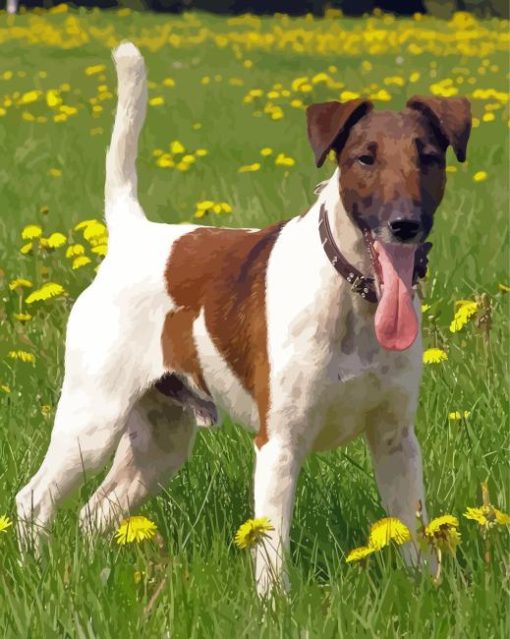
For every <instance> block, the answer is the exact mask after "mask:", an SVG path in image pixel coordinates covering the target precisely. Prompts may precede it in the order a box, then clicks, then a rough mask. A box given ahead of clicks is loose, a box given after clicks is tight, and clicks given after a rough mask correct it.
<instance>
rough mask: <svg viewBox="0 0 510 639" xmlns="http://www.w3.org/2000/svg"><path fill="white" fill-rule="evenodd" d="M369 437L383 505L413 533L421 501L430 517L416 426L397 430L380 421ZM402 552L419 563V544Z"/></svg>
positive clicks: (403, 547)
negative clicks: (426, 507) (415, 430)
mask: <svg viewBox="0 0 510 639" xmlns="http://www.w3.org/2000/svg"><path fill="white" fill-rule="evenodd" d="M366 436H367V441H368V445H369V448H370V452H371V455H372V460H373V464H374V471H375V477H376V480H377V486H378V488H379V494H380V495H381V499H382V502H383V506H384V508H385V509H386V511H387V513H388V515H390V516H391V517H397V518H398V519H400V521H402V522H403V523H404V524H405V525H406V526H407V527H408V528H409V530H410V531H411V532H412V533H413V532H414V531H415V530H416V524H417V519H416V511H417V508H418V504H419V503H421V504H422V508H423V516H424V518H425V520H426V517H427V513H426V510H425V496H424V489H423V471H422V462H421V450H420V444H419V443H418V440H417V438H416V435H415V433H414V427H413V426H411V425H409V426H404V427H401V428H399V427H397V428H394V429H393V428H389V427H388V424H382V423H381V422H379V423H378V424H376V425H374V426H372V427H371V428H369V429H368V430H367V433H366ZM402 554H403V556H404V560H405V561H406V563H407V564H408V565H410V566H416V565H417V564H418V562H419V556H420V555H419V552H418V548H417V545H416V543H408V544H405V545H404V546H402ZM429 563H430V562H429ZM430 567H431V570H434V568H435V567H434V566H432V565H431V566H430Z"/></svg>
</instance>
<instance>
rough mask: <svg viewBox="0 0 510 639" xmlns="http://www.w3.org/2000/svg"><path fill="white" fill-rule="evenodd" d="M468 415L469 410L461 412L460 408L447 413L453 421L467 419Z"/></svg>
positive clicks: (469, 413)
mask: <svg viewBox="0 0 510 639" xmlns="http://www.w3.org/2000/svg"><path fill="white" fill-rule="evenodd" d="M470 415H471V411H470V410H465V411H463V412H462V413H461V412H460V410H455V411H453V412H452V413H448V419H450V420H451V421H453V422H458V421H459V420H461V419H467V418H468V417H469V416H470Z"/></svg>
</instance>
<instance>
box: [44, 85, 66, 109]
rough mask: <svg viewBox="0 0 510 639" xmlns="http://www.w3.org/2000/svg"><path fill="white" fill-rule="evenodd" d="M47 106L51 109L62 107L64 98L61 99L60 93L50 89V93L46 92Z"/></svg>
mask: <svg viewBox="0 0 510 639" xmlns="http://www.w3.org/2000/svg"><path fill="white" fill-rule="evenodd" d="M46 104H47V105H48V106H49V107H50V108H54V107H58V106H60V105H61V104H62V98H61V97H60V94H59V92H58V91H56V90H55V89H49V91H46Z"/></svg>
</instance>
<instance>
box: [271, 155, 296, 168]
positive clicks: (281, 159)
mask: <svg viewBox="0 0 510 639" xmlns="http://www.w3.org/2000/svg"><path fill="white" fill-rule="evenodd" d="M274 163H275V164H276V165H277V166H294V164H296V161H295V160H294V159H293V158H291V157H289V156H286V155H285V153H278V155H277V157H276V160H275V161H274Z"/></svg>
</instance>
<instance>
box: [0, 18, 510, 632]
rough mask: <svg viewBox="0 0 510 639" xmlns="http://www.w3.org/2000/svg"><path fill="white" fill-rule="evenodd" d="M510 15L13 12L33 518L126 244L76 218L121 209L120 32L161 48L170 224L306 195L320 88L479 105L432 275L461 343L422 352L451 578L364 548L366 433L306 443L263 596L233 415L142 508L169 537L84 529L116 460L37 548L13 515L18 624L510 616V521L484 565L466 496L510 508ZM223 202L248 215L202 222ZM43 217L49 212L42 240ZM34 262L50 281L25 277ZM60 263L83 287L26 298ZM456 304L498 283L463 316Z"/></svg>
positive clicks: (7, 254)
mask: <svg viewBox="0 0 510 639" xmlns="http://www.w3.org/2000/svg"><path fill="white" fill-rule="evenodd" d="M507 31H508V23H505V22H502V21H497V20H492V21H488V22H476V21H474V20H472V19H471V18H470V17H469V16H467V15H466V14H457V16H456V18H455V19H454V21H452V22H450V23H445V22H439V21H436V20H433V19H428V18H423V19H414V20H395V19H393V18H390V17H387V16H386V17H384V16H382V17H376V18H371V19H364V20H346V19H339V18H338V17H337V16H334V15H330V16H329V17H327V18H326V19H324V20H312V19H309V18H302V19H288V18H286V17H284V16H277V17H275V18H264V19H258V18H254V17H250V16H248V17H244V18H235V19H223V18H214V17H210V16H206V15H202V14H189V15H185V16H182V17H167V16H163V15H152V16H151V15H145V14H132V13H129V11H126V10H124V11H120V12H117V13H115V12H103V13H101V12H99V11H96V12H92V13H88V14H87V13H84V12H72V11H70V10H69V11H65V9H64V10H61V11H59V12H54V13H51V12H50V13H41V14H40V15H34V14H25V15H21V16H16V17H7V16H6V14H5V13H0V47H1V48H0V52H1V54H2V55H1V56H0V149H1V153H0V202H1V207H0V211H1V213H0V248H1V251H0V297H1V302H0V411H1V412H0V480H1V488H0V516H1V515H4V514H5V515H7V516H9V517H10V518H11V519H12V520H13V521H15V512H14V496H15V494H16V492H17V491H18V489H19V488H20V487H21V486H22V485H24V484H25V483H26V482H27V480H28V479H29V478H30V477H31V476H32V474H33V473H34V472H35V471H36V469H37V468H38V466H39V464H40V462H41V460H42V457H43V455H44V453H45V451H46V447H47V444H48V441H49V436H50V431H51V426H52V421H53V415H54V411H55V406H56V403H57V401H58V395H59V388H60V384H61V381H62V376H63V349H64V327H65V322H66V318H67V316H68V313H69V310H70V307H71V305H72V303H73V301H74V300H75V299H76V297H77V296H78V294H79V293H80V291H82V290H83V289H84V288H85V287H86V286H87V284H88V283H89V282H90V281H91V279H92V278H93V276H94V268H95V267H96V266H97V264H98V263H99V261H100V259H101V253H102V252H103V251H104V247H105V238H104V237H102V236H101V233H100V232H96V234H95V235H93V236H92V237H91V236H90V234H89V236H88V239H87V237H85V238H84V232H85V231H86V229H87V228H88V227H85V228H81V229H75V228H74V227H75V226H76V225H77V224H78V223H79V222H80V221H83V220H91V219H97V220H101V218H102V202H103V181H104V157H105V149H106V146H107V144H108V139H109V134H110V131H111V127H112V123H113V110H114V107H115V83H114V72H113V65H112V63H111V58H110V48H111V47H112V46H114V45H115V44H116V43H117V42H118V41H120V40H121V39H122V38H130V39H133V40H134V41H135V43H137V44H138V45H139V46H140V48H141V49H142V52H143V53H144V55H145V57H146V62H147V65H148V68H149V80H150V85H149V93H150V99H151V106H150V107H149V109H148V116H147V123H146V127H145V129H144V131H143V133H142V138H141V144H140V155H139V162H138V167H139V175H140V178H139V185H140V198H141V201H142V203H143V205H144V207H145V209H146V212H147V215H148V216H149V217H150V218H151V219H152V220H157V221H165V222H170V223H179V222H182V221H190V220H193V219H195V220H196V221H197V222H198V223H204V224H221V225H230V226H262V225H265V224H268V223H271V222H273V221H275V220H277V219H282V218H289V217H292V216H294V215H297V214H300V213H302V212H303V211H304V210H306V208H307V207H308V206H309V205H310V203H311V202H312V201H313V198H314V196H313V187H314V186H315V184H316V183H317V182H319V181H320V180H321V179H324V178H325V177H327V176H328V175H329V174H331V173H332V170H333V166H334V165H333V163H331V162H326V166H325V167H323V169H321V170H320V171H318V170H317V169H316V168H315V166H314V163H313V158H312V153H311V150H310V149H309V147H308V142H307V139H306V129H305V118H304V106H305V105H307V104H309V103H311V102H317V101H323V100H326V99H344V100H345V99H349V97H353V96H354V95H356V94H369V95H371V96H372V98H373V99H374V100H375V103H376V106H377V108H388V107H389V108H400V107H402V106H403V105H404V103H405V101H406V99H407V98H408V97H410V96H411V95H413V94H415V93H418V94H427V93H431V92H434V93H436V94H437V95H455V94H458V95H466V96H468V97H470V98H471V99H472V109H473V115H474V117H475V121H474V128H473V132H472V137H471V141H470V145H469V148H468V161H467V162H466V163H465V164H463V165H460V164H457V163H456V162H455V160H454V157H453V154H452V153H451V151H449V152H448V186H447V192H446V196H445V198H444V201H443V204H442V206H441V208H440V210H439V211H438V213H437V215H436V221H435V227H434V230H433V233H432V238H431V239H432V241H433V242H434V248H433V251H432V253H431V266H430V271H429V276H428V278H427V280H426V281H425V283H424V284H423V291H422V292H423V303H424V304H427V305H428V308H427V307H426V310H425V312H424V329H423V330H424V337H425V344H426V347H438V348H442V349H444V350H445V352H447V354H448V359H447V361H444V362H442V363H439V364H436V365H434V364H431V365H428V366H425V368H424V375H423V383H422V389H421V400H420V406H419V412H418V416H417V433H418V437H419V439H420V441H421V444H422V447H423V456H424V467H425V479H426V487H427V494H428V508H429V513H430V514H431V516H437V515H441V514H445V513H448V514H452V515H455V516H457V517H458V518H459V520H460V532H461V535H462V541H461V543H460V545H459V547H458V550H457V554H456V557H446V558H445V560H444V566H443V577H442V581H441V583H440V584H439V585H434V584H433V583H432V581H431V579H430V577H429V576H427V575H424V576H420V575H416V574H412V573H409V572H408V571H407V570H406V569H405V568H404V566H403V564H402V561H401V559H400V557H399V555H398V551H397V550H396V549H394V548H387V549H385V550H384V551H382V552H380V553H376V554H375V555H373V556H372V557H370V558H369V560H368V563H365V564H363V565H361V564H347V563H346V562H345V558H346V555H347V553H348V552H349V550H350V549H352V548H353V547H355V546H359V545H362V544H364V543H365V540H366V536H367V531H368V529H369V527H370V524H371V523H373V522H374V521H376V520H378V519H380V518H381V517H383V516H384V512H383V510H382V508H381V505H380V501H379V498H378V495H377V491H376V486H375V482H374V479H373V475H372V469H371V464H370V459H369V457H368V454H367V452H366V450H365V447H364V444H363V442H362V441H358V442H356V443H354V444H352V445H350V446H349V447H347V448H346V449H343V450H339V451H334V452H331V453H328V454H321V455H314V456H312V457H311V458H310V459H309V460H308V462H307V463H306V465H305V467H304V470H303V472H302V474H301V478H300V482H299V485H298V491H297V502H296V510H295V517H294V523H293V527H292V532H291V539H292V544H291V560H290V577H291V582H292V591H291V594H290V597H289V598H288V599H285V598H276V600H275V602H274V605H273V606H264V605H262V604H261V603H260V602H259V601H258V599H257V597H256V594H255V590H254V585H253V576H252V567H251V562H250V559H249V555H248V554H247V553H246V552H241V551H240V550H238V549H237V548H236V547H235V545H234V543H233V536H234V534H235V531H236V530H237V528H238V526H239V525H240V524H241V523H243V522H244V521H245V520H246V519H247V518H248V517H250V516H251V478H252V473H253V461H254V460H253V457H254V456H253V450H252V443H251V439H250V437H249V436H248V435H247V434H246V433H245V432H244V431H243V430H241V429H240V428H238V427H237V426H235V425H233V424H230V423H227V424H225V425H224V426H223V427H222V428H221V429H217V430H208V431H202V432H201V433H200V434H199V436H198V439H197V443H196V446H195V451H194V455H193V457H192V459H191V461H190V462H189V463H188V464H187V465H186V466H185V468H184V469H183V470H182V472H181V473H180V474H179V475H178V476H177V477H176V478H175V479H173V480H172V481H171V482H170V483H169V484H168V485H167V486H166V487H165V490H164V491H163V493H162V494H161V495H160V496H159V497H157V498H154V499H152V500H151V501H150V502H148V503H147V504H146V505H145V507H144V508H143V509H142V511H141V514H144V515H146V516H147V517H149V518H150V519H151V520H152V521H154V522H155V523H156V524H157V526H158V529H159V531H160V534H161V542H160V544H159V545H158V544H156V543H154V542H145V543H143V544H140V545H135V546H126V547H121V546H118V545H117V544H116V543H115V542H114V541H113V535H109V536H104V537H103V538H100V539H96V540H94V542H93V544H92V545H91V546H88V545H87V544H86V543H85V542H84V539H83V538H82V537H81V536H80V533H79V531H78V528H77V511H78V507H79V505H80V504H82V503H84V501H85V500H86V499H87V497H88V496H89V495H90V494H91V492H92V490H93V489H94V487H95V486H96V485H97V481H98V480H97V478H95V479H94V478H88V480H87V482H86V485H85V487H84V488H83V489H82V490H81V492H80V495H79V496H77V497H76V499H74V500H73V501H72V502H71V503H69V504H68V505H67V506H66V507H65V508H64V509H63V510H62V511H61V512H60V513H59V515H58V517H57V520H56V522H55V525H54V529H53V534H52V537H51V542H50V543H49V545H48V547H47V549H45V551H44V553H43V557H42V559H41V561H40V562H36V561H35V560H33V559H30V558H29V559H28V560H27V561H26V562H25V563H23V562H21V561H20V554H19V551H18V548H17V544H16V537H15V533H14V526H13V527H10V528H7V530H6V531H5V532H0V637H30V638H31V639H32V638H37V637H41V638H42V637H44V639H47V638H50V637H80V638H81V637H100V638H101V639H102V638H107V637H108V638H109V637H112V638H118V637H172V638H174V637H175V638H188V637H215V638H216V637H218V638H228V637H250V638H251V637H268V638H269V637H271V638H273V637H296V638H299V639H305V638H307V639H308V638H312V637H317V638H320V639H323V638H324V639H325V638H336V637H347V638H352V637H392V638H393V637H426V638H427V639H432V638H438V639H439V638H441V639H442V638H447V637H448V638H450V637H458V638H465V637H470V638H471V637H484V638H485V637H504V636H508V632H509V625H510V624H509V623H508V615H507V614H506V613H507V612H508V610H507V604H508V593H509V575H510V564H509V559H508V557H509V554H508V550H509V545H508V529H507V528H506V527H504V526H501V527H498V529H497V530H496V529H494V530H492V531H491V534H490V539H491V549H490V550H491V553H490V554H491V557H490V560H489V561H485V560H484V553H485V548H484V544H483V541H482V538H481V535H480V532H479V530H478V529H477V525H476V524H475V523H474V522H473V521H469V520H467V519H465V518H464V517H463V513H464V512H465V510H466V508H467V507H468V506H477V505H479V504H481V496H480V482H482V481H484V480H488V482H489V488H490V494H491V499H492V503H493V504H494V506H496V507H497V508H499V509H501V510H502V511H504V512H508V510H509V508H510V499H509V494H508V490H507V489H508V471H507V466H506V462H507V456H508V453H507V446H508V394H507V391H508V366H507V361H508V322H507V319H508V310H509V309H508V299H509V297H508V294H507V293H506V292H505V288H507V287H508V284H509V281H508V277H509V276H508V270H507V269H508V257H509V256H508V246H509V244H508V240H509V238H508V169H509V166H508V161H507V157H508V131H509V129H508V115H509V113H508V101H509V94H508V79H509V74H508V36H507ZM101 65H104V68H103V67H102V66H101ZM177 142H178V143H179V144H177ZM172 143H173V144H172ZM263 148H269V149H271V150H272V153H271V154H269V152H267V153H268V154H267V155H261V153H260V151H261V149H263ZM197 151H199V152H198V153H197ZM204 151H205V152H206V153H204ZM281 154H283V155H281ZM183 158H185V159H184V160H183ZM241 167H249V169H251V170H247V169H246V168H245V169H243V171H241V172H240V171H239V169H240V168H241ZM206 200H209V201H211V202H216V203H221V202H226V203H227V204H229V205H230V207H231V208H232V211H231V212H230V213H219V214H217V213H215V212H214V210H209V212H208V213H206V214H205V215H204V216H203V217H200V218H194V216H195V214H196V211H197V210H198V209H197V203H199V202H203V201H206ZM27 225H35V226H36V227H41V229H42V231H41V232H42V234H41V235H40V236H39V237H34V238H33V239H30V238H29V237H28V238H27V239H22V237H21V235H22V231H23V229H25V227H26V226H27ZM89 226H90V225H89ZM94 228H95V229H96V230H97V229H101V227H100V225H99V224H96V225H95V226H94ZM57 232H58V233H61V234H62V235H63V236H65V237H64V238H63V239H62V238H60V239H59V236H55V235H53V236H52V234H53V233H57ZM38 233H39V230H37V229H35V230H34V229H32V230H31V231H30V229H28V230H25V236H31V235H32V236H34V235H38ZM85 235H87V234H86V233H85ZM48 238H53V239H52V240H51V241H50V242H49V244H48ZM59 244H61V245H60V246H57V245H59ZM52 245H54V248H52ZM76 245H81V246H82V247H83V252H82V254H81V255H80V251H82V249H76V248H72V249H70V247H76ZM22 247H24V248H23V252H21V251H20V249H21V248H22ZM66 253H69V254H70V253H73V255H70V256H69V257H66ZM84 257H85V258H88V260H87V259H83V258H84ZM78 258H82V259H81V260H80V259H78ZM77 259H78V261H76V260H77ZM73 266H74V267H75V268H73ZM17 278H23V279H26V280H28V282H29V284H31V286H26V287H24V286H22V285H18V286H15V285H13V286H12V287H10V286H9V285H10V284H11V283H12V282H13V280H15V279H17ZM45 282H54V283H57V284H60V285H61V286H62V287H63V288H64V289H65V292H64V294H62V295H59V296H57V297H54V298H52V299H49V300H47V301H35V302H33V303H28V300H29V295H30V294H31V293H33V292H34V290H36V289H38V288H39V287H41V286H42V285H43V284H44V283H45ZM11 288H12V290H11ZM483 293H485V294H486V296H485V297H484V298H483V300H484V301H481V300H482V298H480V297H477V296H480V295H481V294H483ZM458 300H478V301H479V302H480V305H479V308H478V311H477V313H476V314H475V316H474V317H472V318H471V319H470V320H469V322H468V323H467V325H466V326H464V327H463V328H462V330H460V331H457V332H454V333H452V332H451V331H450V328H449V327H450V323H451V321H452V319H453V317H454V312H455V302H456V301H458ZM28 316H30V317H28ZM484 320H485V323H484ZM93 401H94V398H91V402H93ZM457 411H458V412H459V415H458V416H459V417H461V419H455V417H456V415H455V413H456V412H457ZM464 411H467V412H466V414H465V416H464ZM135 572H140V573H142V574H141V576H140V575H137V578H135ZM138 577H140V578H138ZM146 608H148V610H146Z"/></svg>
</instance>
